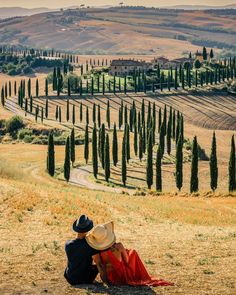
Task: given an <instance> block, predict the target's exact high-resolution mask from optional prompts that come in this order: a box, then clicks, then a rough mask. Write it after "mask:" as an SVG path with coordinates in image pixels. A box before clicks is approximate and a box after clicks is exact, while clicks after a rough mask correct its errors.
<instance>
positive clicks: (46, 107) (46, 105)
mask: <svg viewBox="0 0 236 295" xmlns="http://www.w3.org/2000/svg"><path fill="white" fill-rule="evenodd" d="M45 117H46V119H47V118H48V98H47V99H46V104H45Z"/></svg>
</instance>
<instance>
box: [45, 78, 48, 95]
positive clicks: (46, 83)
mask: <svg viewBox="0 0 236 295" xmlns="http://www.w3.org/2000/svg"><path fill="white" fill-rule="evenodd" d="M45 96H46V97H48V79H45Z"/></svg>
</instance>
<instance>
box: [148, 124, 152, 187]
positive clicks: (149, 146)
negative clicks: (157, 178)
mask: <svg viewBox="0 0 236 295" xmlns="http://www.w3.org/2000/svg"><path fill="white" fill-rule="evenodd" d="M152 148H153V144H152V131H151V130H150V132H149V136H148V145H147V166H146V181H147V186H148V189H151V187H152V185H153V155H152V151H153V150H152Z"/></svg>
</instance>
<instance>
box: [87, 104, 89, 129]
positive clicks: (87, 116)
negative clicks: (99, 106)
mask: <svg viewBox="0 0 236 295" xmlns="http://www.w3.org/2000/svg"><path fill="white" fill-rule="evenodd" d="M86 124H87V125H89V108H88V106H86Z"/></svg>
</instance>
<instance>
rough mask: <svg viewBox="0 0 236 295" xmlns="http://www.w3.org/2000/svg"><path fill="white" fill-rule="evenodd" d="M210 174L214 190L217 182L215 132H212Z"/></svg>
mask: <svg viewBox="0 0 236 295" xmlns="http://www.w3.org/2000/svg"><path fill="white" fill-rule="evenodd" d="M210 175H211V189H212V190H213V192H214V191H215V190H216V189H217V182H218V165H217V152H216V136H215V132H213V137H212V143H211V156H210Z"/></svg>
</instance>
